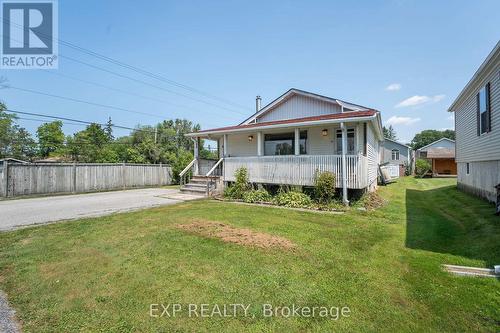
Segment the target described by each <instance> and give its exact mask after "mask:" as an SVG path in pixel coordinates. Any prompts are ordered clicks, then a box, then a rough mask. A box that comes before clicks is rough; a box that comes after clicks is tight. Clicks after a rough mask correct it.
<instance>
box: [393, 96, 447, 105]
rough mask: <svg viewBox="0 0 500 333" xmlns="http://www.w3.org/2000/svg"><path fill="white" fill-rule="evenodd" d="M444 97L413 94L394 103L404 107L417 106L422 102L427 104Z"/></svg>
mask: <svg viewBox="0 0 500 333" xmlns="http://www.w3.org/2000/svg"><path fill="white" fill-rule="evenodd" d="M443 98H445V95H435V96H425V95H424V96H419V95H415V96H412V97H409V98H407V99H405V100H403V101H401V102H400V103H399V104H397V105H396V107H397V108H405V107H410V106H418V105H422V104H428V103H437V102H439V101H441V100H443Z"/></svg>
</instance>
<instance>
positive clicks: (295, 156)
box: [181, 89, 383, 203]
mask: <svg viewBox="0 0 500 333" xmlns="http://www.w3.org/2000/svg"><path fill="white" fill-rule="evenodd" d="M256 109H257V110H256V113H254V114H253V115H251V116H250V117H248V118H247V119H245V120H244V121H243V122H241V123H240V124H238V125H235V126H229V127H221V128H214V129H207V130H202V131H199V132H195V133H189V134H187V136H189V137H191V138H192V139H193V140H194V142H195V152H194V156H195V159H194V160H193V161H192V162H191V163H190V165H188V166H187V167H186V169H185V170H184V171H183V172H181V179H182V177H183V176H184V175H185V174H187V171H189V170H190V169H192V170H193V173H194V175H195V177H193V180H192V181H191V183H190V184H186V185H184V187H183V190H185V191H190V190H193V189H196V188H198V191H200V192H201V191H203V190H204V189H203V188H201V187H202V186H204V185H205V181H204V179H203V177H211V176H214V175H216V176H218V177H219V179H220V180H221V183H224V184H227V183H228V182H234V181H235V172H236V170H237V169H238V168H241V167H245V168H246V169H247V170H248V173H249V181H250V182H252V183H257V184H275V185H276V184H277V185H298V186H313V185H314V177H315V174H316V172H317V171H330V172H333V173H334V174H335V175H336V180H337V187H338V188H342V189H343V191H342V193H343V200H344V202H345V203H348V198H347V195H348V192H347V190H348V189H353V190H367V191H373V190H375V188H376V186H377V169H378V165H379V163H380V153H379V151H380V144H381V142H382V141H383V134H382V125H381V118H380V112H379V111H377V110H374V109H372V108H368V107H364V106H361V105H357V104H353V103H349V102H345V101H342V100H339V99H336V98H331V97H326V96H321V95H318V94H314V93H311V92H307V91H303V90H299V89H290V90H288V91H287V92H286V93H284V94H283V95H281V96H280V97H278V98H276V99H275V100H274V101H272V102H271V103H269V104H268V105H266V106H265V107H263V108H261V107H260V97H257V101H256ZM201 139H208V140H215V141H217V143H218V147H219V160H218V161H216V162H213V163H212V164H210V163H207V162H206V161H203V160H201V159H200V158H199V152H198V150H199V142H200V140H201ZM196 176H197V177H196ZM200 176H201V177H200ZM200 185H201V186H200ZM207 188H209V187H208V186H207Z"/></svg>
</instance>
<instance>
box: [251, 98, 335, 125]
mask: <svg viewBox="0 0 500 333" xmlns="http://www.w3.org/2000/svg"><path fill="white" fill-rule="evenodd" d="M339 112H340V106H339V105H335V104H332V103H328V102H324V101H320V100H317V99H314V98H310V97H305V96H299V95H296V96H293V97H292V98H290V99H288V100H287V101H285V102H284V103H282V104H280V105H279V106H277V107H276V108H275V109H273V110H272V111H270V112H268V113H266V114H264V115H262V116H261V117H260V118H258V119H257V122H266V121H273V120H283V119H293V118H303V117H313V116H320V115H325V114H332V113H339Z"/></svg>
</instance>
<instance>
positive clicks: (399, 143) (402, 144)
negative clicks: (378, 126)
mask: <svg viewBox="0 0 500 333" xmlns="http://www.w3.org/2000/svg"><path fill="white" fill-rule="evenodd" d="M384 140H387V141H390V142H394V143H397V144H398V145H401V146H403V147H406V148H408V149H413V148H412V147H410V146H408V145H405V144H404V143H401V142H399V141H396V140H391V139H389V138H384Z"/></svg>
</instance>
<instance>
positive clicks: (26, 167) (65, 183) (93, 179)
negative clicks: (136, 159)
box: [0, 164, 172, 197]
mask: <svg viewBox="0 0 500 333" xmlns="http://www.w3.org/2000/svg"><path fill="white" fill-rule="evenodd" d="M6 171H7V170H6V169H5V168H4V170H3V172H2V175H1V178H2V181H1V182H0V183H1V185H2V187H1V190H0V195H2V196H5V195H7V196H8V197H16V196H21V195H33V194H50V193H82V192H92V191H104V190H114V189H126V188H133V187H145V186H161V185H169V184H171V182H172V176H171V175H172V171H171V168H170V167H169V166H160V165H151V164H76V165H74V164H15V165H9V167H8V171H7V172H6ZM6 174H8V175H6ZM6 176H7V177H6Z"/></svg>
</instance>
